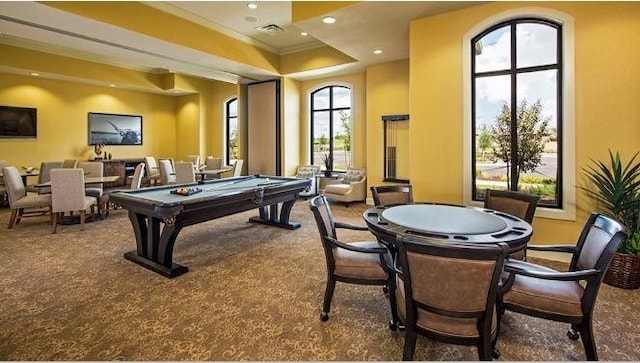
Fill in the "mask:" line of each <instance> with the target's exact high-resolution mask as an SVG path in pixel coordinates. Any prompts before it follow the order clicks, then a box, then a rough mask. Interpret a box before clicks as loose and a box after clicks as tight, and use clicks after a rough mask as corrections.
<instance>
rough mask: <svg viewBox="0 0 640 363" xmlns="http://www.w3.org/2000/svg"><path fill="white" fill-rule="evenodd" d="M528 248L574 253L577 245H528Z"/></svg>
mask: <svg viewBox="0 0 640 363" xmlns="http://www.w3.org/2000/svg"><path fill="white" fill-rule="evenodd" d="M527 249H528V250H532V251H547V252H564V253H574V252H575V250H576V246H575V245H527Z"/></svg>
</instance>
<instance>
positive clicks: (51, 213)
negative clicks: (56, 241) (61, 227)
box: [49, 206, 53, 225]
mask: <svg viewBox="0 0 640 363" xmlns="http://www.w3.org/2000/svg"><path fill="white" fill-rule="evenodd" d="M49 222H51V224H52V225H53V207H52V206H49Z"/></svg>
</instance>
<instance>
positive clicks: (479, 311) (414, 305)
mask: <svg viewBox="0 0 640 363" xmlns="http://www.w3.org/2000/svg"><path fill="white" fill-rule="evenodd" d="M397 247H398V252H399V253H398V260H399V262H400V269H398V270H396V274H397V276H398V277H397V281H396V286H397V289H398V292H397V294H396V296H397V297H398V311H399V314H400V317H401V319H402V320H403V321H404V324H405V327H406V328H405V329H406V330H405V338H404V352H403V354H402V360H413V356H414V352H415V348H416V340H417V335H418V334H420V335H424V336H426V337H428V338H431V339H434V340H438V341H442V342H445V343H451V344H459V345H475V346H476V347H477V348H478V358H479V360H491V358H492V356H493V357H496V358H497V357H498V353H497V351H495V349H494V348H495V342H496V337H497V334H498V319H497V313H496V308H495V307H496V305H495V302H496V297H497V291H498V281H499V279H500V272H501V271H502V267H503V265H504V261H505V258H506V257H507V255H508V253H509V247H508V245H507V244H506V243H497V244H486V245H485V244H474V245H471V244H455V243H450V242H442V241H436V240H433V239H428V238H421V237H417V236H410V235H402V236H399V238H398V243H397Z"/></svg>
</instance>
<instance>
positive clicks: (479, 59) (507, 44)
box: [475, 26, 511, 73]
mask: <svg viewBox="0 0 640 363" xmlns="http://www.w3.org/2000/svg"><path fill="white" fill-rule="evenodd" d="M510 37H511V30H510V28H509V26H505V27H502V28H499V29H496V30H494V31H492V32H491V33H489V34H487V35H485V36H484V37H482V38H480V39H479V40H478V41H477V42H476V44H475V61H476V69H475V71H476V73H478V72H488V71H498V70H505V69H509V68H510V67H511V41H510Z"/></svg>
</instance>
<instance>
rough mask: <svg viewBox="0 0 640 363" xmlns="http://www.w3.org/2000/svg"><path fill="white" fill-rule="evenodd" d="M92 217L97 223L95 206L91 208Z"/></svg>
mask: <svg viewBox="0 0 640 363" xmlns="http://www.w3.org/2000/svg"><path fill="white" fill-rule="evenodd" d="M91 217H92V218H93V221H94V222H95V221H96V209H95V206H93V205H92V206H91Z"/></svg>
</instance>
